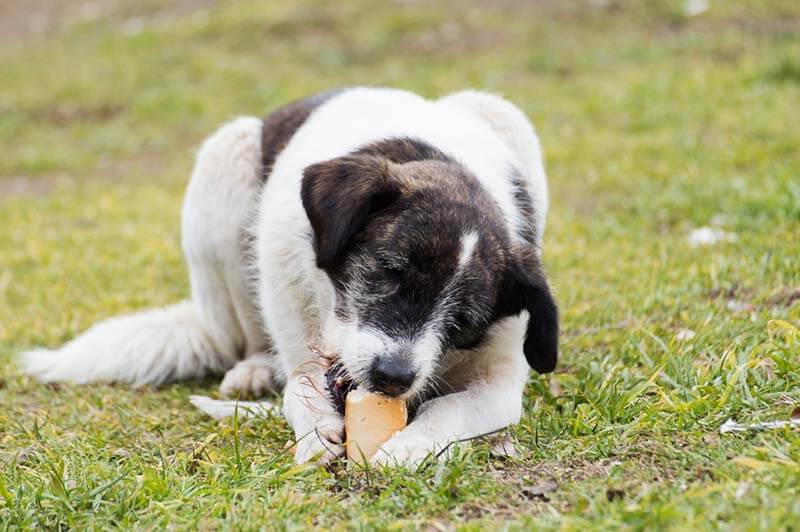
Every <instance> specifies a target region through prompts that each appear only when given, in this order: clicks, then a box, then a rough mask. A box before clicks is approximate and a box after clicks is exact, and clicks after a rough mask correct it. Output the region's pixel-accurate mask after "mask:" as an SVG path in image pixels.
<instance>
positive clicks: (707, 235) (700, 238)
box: [687, 227, 736, 247]
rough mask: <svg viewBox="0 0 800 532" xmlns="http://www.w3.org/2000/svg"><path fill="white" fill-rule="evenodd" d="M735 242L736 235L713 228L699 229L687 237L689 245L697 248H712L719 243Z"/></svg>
mask: <svg viewBox="0 0 800 532" xmlns="http://www.w3.org/2000/svg"><path fill="white" fill-rule="evenodd" d="M734 240H736V235H735V234H734V233H729V232H727V231H723V230H722V229H716V228H713V227H699V228H697V229H694V230H693V231H692V232H691V233H689V236H688V237H687V241H688V242H689V245H690V246H695V247H696V246H710V245H713V244H716V243H717V242H733V241H734Z"/></svg>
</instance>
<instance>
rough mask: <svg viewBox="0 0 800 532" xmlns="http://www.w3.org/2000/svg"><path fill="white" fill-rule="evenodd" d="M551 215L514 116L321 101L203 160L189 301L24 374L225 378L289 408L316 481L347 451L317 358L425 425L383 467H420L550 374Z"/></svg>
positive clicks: (187, 226) (473, 103)
mask: <svg viewBox="0 0 800 532" xmlns="http://www.w3.org/2000/svg"><path fill="white" fill-rule="evenodd" d="M546 212H547V181H546V177H545V173H544V168H543V165H542V156H541V150H540V147H539V142H538V139H537V137H536V134H535V133H534V130H533V128H532V126H531V125H530V123H529V122H528V120H527V119H526V118H525V116H524V115H523V113H522V112H521V111H520V110H519V109H518V108H517V107H515V106H514V105H512V104H510V103H509V102H507V101H505V100H503V99H501V98H498V97H496V96H492V95H489V94H484V93H480V92H472V91H467V92H460V93H456V94H452V95H449V96H447V97H444V98H441V99H439V100H436V101H429V100H425V99H423V98H421V97H419V96H417V95H415V94H412V93H409V92H405V91H401V90H393V89H383V88H349V89H343V90H338V91H331V92H327V93H323V94H319V95H317V96H314V97H311V98H308V99H305V100H302V101H298V102H295V103H292V104H290V105H288V106H286V107H283V108H281V109H279V110H278V111H276V112H274V113H272V114H271V115H269V116H267V117H266V118H265V119H264V120H260V119H258V118H249V117H245V118H239V119H236V120H234V121H233V122H230V123H228V124H226V125H224V126H222V127H221V128H220V129H219V130H218V131H217V132H216V133H214V134H213V135H212V136H211V137H210V138H208V139H207V140H206V141H205V143H204V144H203V146H202V148H201V150H200V152H199V154H198V157H197V162H196V165H195V168H194V172H193V174H192V178H191V182H190V183H189V187H188V190H187V193H186V199H185V203H184V206H183V220H182V223H183V249H184V253H185V255H186V260H187V261H188V264H189V273H190V276H191V288H192V298H191V301H188V302H184V303H179V304H176V305H173V306H170V307H167V308H164V309H158V310H151V311H147V312H142V313H139V314H134V315H131V316H123V317H119V318H113V319H110V320H108V321H105V322H102V323H99V324H97V325H95V326H94V327H92V328H91V329H89V330H88V331H87V332H86V333H84V334H83V335H81V336H79V337H78V338H76V339H75V340H73V341H71V342H70V343H68V344H66V345H65V346H63V347H62V348H61V349H58V350H55V351H51V350H36V351H31V352H27V353H23V354H22V355H21V364H22V367H23V368H24V370H25V371H26V372H27V373H29V374H31V375H34V376H35V377H37V378H38V379H39V380H41V381H72V382H77V383H86V382H90V381H121V382H129V383H133V384H134V385H141V384H145V383H162V382H166V381H171V380H178V379H187V378H196V377H202V376H205V375H208V374H221V373H223V372H227V373H225V377H224V379H223V381H222V385H221V392H222V393H225V394H234V395H235V394H237V393H240V394H246V395H255V396H260V395H263V394H265V393H267V392H279V391H281V390H282V391H283V412H284V415H285V416H286V418H287V420H288V421H289V423H290V424H291V426H292V428H293V429H294V431H295V434H296V438H297V440H298V442H297V452H296V459H297V461H298V462H305V461H308V460H311V459H314V458H320V457H321V458H322V459H323V460H328V459H331V458H332V457H334V456H337V455H340V454H342V452H343V447H342V433H343V420H342V418H341V416H340V415H339V414H338V413H337V412H336V410H335V409H334V408H333V407H332V406H331V405H330V404H329V402H328V401H327V400H326V399H325V398H322V397H320V398H319V399H315V398H313V397H309V394H308V393H307V392H308V391H307V389H305V388H304V387H307V386H308V384H309V382H310V381H309V379H311V380H312V382H315V383H316V386H318V387H319V388H321V389H324V383H323V382H321V379H322V374H321V372H319V371H315V370H313V369H308V368H309V367H310V368H313V367H315V366H314V365H313V364H311V365H309V364H308V362H309V361H311V360H313V359H315V358H316V357H317V354H315V351H316V350H315V349H313V348H312V347H310V346H316V347H317V348H319V349H320V350H322V351H324V352H328V353H335V354H337V355H338V356H339V357H340V361H341V362H342V364H343V366H344V368H345V369H346V371H347V372H348V373H349V375H350V376H351V377H352V379H353V380H354V381H355V382H357V383H359V384H362V385H364V386H367V387H368V388H370V389H372V390H373V391H380V392H383V393H386V394H389V395H392V396H399V397H402V398H405V399H407V400H408V401H409V402H411V403H412V404H414V405H416V406H417V408H416V416H415V418H414V419H413V421H412V422H411V423H410V424H409V425H408V427H407V428H406V429H404V430H402V431H401V432H398V433H397V434H396V435H395V436H394V437H393V438H392V439H391V440H389V442H387V443H386V444H385V445H384V447H383V450H382V452H379V453H378V454H377V455H376V456H375V457H374V459H373V461H374V462H375V463H401V464H407V465H413V464H415V463H418V462H419V461H420V460H421V459H423V458H424V457H425V456H426V455H427V454H428V453H429V452H431V451H437V450H439V449H442V448H443V447H445V446H446V445H448V444H449V443H450V442H453V441H455V440H459V439H463V438H468V437H471V436H475V435H478V434H482V433H486V432H490V431H492V430H495V429H499V428H502V427H505V426H507V425H509V424H512V423H516V422H518V421H519V419H520V416H521V413H522V395H523V390H524V386H525V382H526V380H527V374H528V364H529V365H530V366H531V367H533V368H534V369H535V370H536V371H538V372H540V373H541V372H549V371H552V370H553V368H554V367H555V365H556V359H557V343H558V312H557V308H556V304H555V302H554V301H553V298H552V296H551V294H550V290H549V288H548V285H547V282H546V279H545V276H544V273H543V272H542V268H541V263H540V259H541V253H540V246H541V240H542V234H543V231H544V225H545V223H544V221H545V215H546ZM523 311H524V313H523ZM526 361H527V363H526ZM309 434H311V435H312V437H306V436H307V435H309Z"/></svg>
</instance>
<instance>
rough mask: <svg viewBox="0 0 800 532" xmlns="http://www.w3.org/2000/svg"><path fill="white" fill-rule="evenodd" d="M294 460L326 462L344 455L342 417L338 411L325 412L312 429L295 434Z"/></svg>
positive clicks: (302, 462)
mask: <svg viewBox="0 0 800 532" xmlns="http://www.w3.org/2000/svg"><path fill="white" fill-rule="evenodd" d="M297 438H298V440H297V443H296V444H295V452H294V461H295V462H296V463H298V464H304V463H306V462H310V461H312V460H316V461H318V462H319V463H320V464H323V465H325V464H328V463H330V462H332V461H333V460H336V459H337V458H340V457H342V456H343V455H344V419H343V418H342V416H340V415H339V414H338V413H335V412H334V413H331V414H326V415H324V416H322V417H320V418H319V420H317V422H316V425H315V427H314V429H313V430H311V431H309V432H307V433H306V434H298V435H297Z"/></svg>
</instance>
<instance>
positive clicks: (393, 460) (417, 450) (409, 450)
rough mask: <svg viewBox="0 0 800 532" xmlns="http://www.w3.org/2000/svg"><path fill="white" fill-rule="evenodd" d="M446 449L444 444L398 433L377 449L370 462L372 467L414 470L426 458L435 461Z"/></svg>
mask: <svg viewBox="0 0 800 532" xmlns="http://www.w3.org/2000/svg"><path fill="white" fill-rule="evenodd" d="M447 448H448V447H447V445H446V444H442V443H441V442H437V441H435V440H433V439H431V438H429V437H424V436H417V435H411V434H404V433H403V432H399V433H397V434H396V435H394V436H393V437H392V438H391V439H390V440H389V441H387V442H386V443H385V444H383V446H381V448H380V449H378V452H377V453H375V456H373V457H372V460H371V461H372V464H373V465H382V466H405V467H407V468H409V469H415V468H416V467H417V466H419V465H420V464H421V463H422V462H423V461H424V460H425V459H426V458H429V457H430V458H431V459H434V460H435V459H436V458H438V457H439V455H440V454H441V453H443V451H445V450H446V449H447Z"/></svg>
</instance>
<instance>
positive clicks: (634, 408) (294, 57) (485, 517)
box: [0, 0, 800, 529]
mask: <svg viewBox="0 0 800 532" xmlns="http://www.w3.org/2000/svg"><path fill="white" fill-rule="evenodd" d="M363 84H369V85H391V86H397V87H402V88H407V89H411V90H414V91H417V92H420V93H422V94H423V95H426V96H429V97H432V98H433V97H438V96H439V95H442V94H445V93H447V92H449V91H455V90H460V89H463V88H468V87H470V88H479V89H485V90H489V91H493V92H497V93H500V94H502V95H504V96H506V97H507V98H508V99H510V100H511V101H513V102H515V103H516V104H517V105H519V106H520V107H521V108H522V109H523V110H524V111H525V112H526V113H527V115H528V116H529V117H530V118H531V120H532V121H533V122H534V124H535V125H536V127H537V129H538V132H539V134H540V136H541V140H542V144H543V148H544V152H545V156H546V163H547V168H548V174H549V176H550V185H551V195H552V198H551V205H552V207H551V209H552V210H551V215H550V217H549V220H548V233H547V235H546V237H545V263H546V267H547V270H548V272H549V274H550V277H551V279H552V281H553V284H554V286H555V290H556V293H557V295H558V299H559V301H560V304H561V308H562V315H563V329H564V331H563V335H562V353H563V364H562V365H561V369H560V372H559V373H557V374H555V375H554V376H552V377H548V378H542V377H538V376H533V377H532V378H531V385H530V388H529V394H528V398H527V403H526V412H527V415H526V418H525V420H524V421H523V423H522V424H521V425H520V426H518V427H517V428H515V429H513V430H512V431H510V437H511V438H512V439H513V440H514V441H515V442H516V446H517V449H518V451H519V452H520V456H519V457H518V458H515V459H511V460H508V459H505V460H504V459H501V458H498V457H495V456H493V455H492V453H491V452H490V448H491V445H490V444H489V443H479V444H477V445H476V446H474V447H473V448H472V449H470V450H467V451H465V452H464V453H463V454H462V455H460V456H459V457H457V458H456V459H455V460H454V461H453V462H451V463H448V464H445V465H442V466H437V467H434V468H431V469H430V470H428V471H426V472H422V473H419V474H416V475H408V474H402V472H401V473H397V472H372V474H371V475H364V474H361V473H359V474H353V473H342V472H338V473H337V472H334V473H329V472H325V471H321V470H310V469H306V468H295V467H293V466H292V464H291V457H289V456H287V454H286V453H285V452H283V450H282V447H283V443H284V442H285V441H286V440H287V439H288V438H289V432H288V429H287V427H286V425H285V423H284V422H283V421H281V420H277V419H276V420H274V421H273V422H270V423H267V424H265V423H263V422H255V421H248V422H245V423H243V424H242V425H241V426H234V425H233V424H232V423H228V422H224V423H222V424H218V423H216V422H213V421H209V420H207V419H205V418H203V417H202V416H201V415H200V414H199V413H197V412H195V411H193V410H192V409H191V407H190V406H189V405H188V401H187V397H188V395H189V394H190V393H192V392H201V393H213V391H214V389H215V383H214V382H211V381H210V382H205V383H188V384H181V385H177V386H172V387H166V388H162V389H158V390H154V389H145V390H137V391H132V390H129V389H127V388H125V387H121V386H120V387H111V386H91V387H73V386H58V387H41V386H38V385H37V384H36V383H34V382H32V381H30V380H29V379H27V378H25V377H22V376H21V375H20V374H19V372H18V371H17V369H16V368H15V366H14V364H13V355H14V354H15V353H16V352H18V351H20V350H22V349H24V348H27V347H31V346H34V345H49V346H56V345H58V344H60V343H62V342H64V341H66V340H68V339H70V338H72V337H73V336H74V335H76V334H77V333H79V332H80V331H82V330H84V329H85V328H87V327H88V326H90V325H91V324H92V323H93V322H95V321H96V320H98V319H101V318H104V317H107V316H110V315H113V314H117V313H120V312H125V311H130V310H134V309H138V308H143V307H149V306H154V305H161V304H167V303H171V302H174V301H176V300H178V299H181V298H185V297H187V296H188V280H187V278H186V272H185V268H184V265H183V263H182V258H181V256H180V249H179V235H180V228H179V224H178V220H179V209H180V201H181V197H182V194H183V189H184V187H185V184H186V182H187V178H188V174H189V172H190V170H191V165H192V158H193V153H194V151H195V149H196V147H197V146H198V144H199V143H200V142H201V141H202V139H203V138H204V137H205V136H206V135H208V134H210V133H211V132H212V131H213V130H214V129H215V128H216V127H217V126H218V125H220V124H221V123H223V122H224V121H226V120H229V119H231V118H234V117H236V116H239V115H257V116H261V115H264V114H266V113H267V112H269V111H270V110H271V109H274V108H275V107H277V106H279V105H281V104H283V103H286V102H288V101H290V100H292V99H296V98H299V97H302V96H305V95H308V94H311V93H314V92H316V91H319V90H324V89H327V88H331V87H335V86H342V85H363ZM799 123H800V4H798V2H797V1H796V0H765V1H756V0H751V1H740V2H728V1H720V0H717V1H713V0H708V1H704V0H690V1H686V2H684V1H656V0H650V1H647V0H643V1H639V2H636V1H622V0H617V1H614V0H587V1H575V2H558V1H553V0H541V1H531V2H524V1H519V0H496V1H465V2H456V1H454V0H453V1H446V2H441V3H438V2H436V3H435V2H422V1H413V0H412V1H395V2H367V1H359V0H349V1H346V2H319V3H315V2H310V1H300V2H285V3H278V2H256V1H233V2H213V1H210V0H183V1H175V2H167V1H160V0H143V1H134V0H106V1H101V0H95V1H90V0H62V1H58V2H56V1H50V2H48V1H45V0H29V1H25V0H3V1H2V2H1V3H0V405H2V408H0V527H10V528H13V527H15V526H22V527H29V526H34V525H37V524H38V525H40V526H45V527H53V528H55V527H64V526H72V527H77V528H84V527H87V526H88V527H96V528H105V527H108V526H118V527H140V528H148V527H163V526H166V525H169V524H171V525H175V526H179V527H198V526H199V527H203V528H217V527H233V528H236V527H241V528H248V529H249V528H257V527H260V526H264V527H266V528H273V527H274V528H298V527H299V528H302V527H305V526H309V525H320V526H324V527H353V528H363V527H372V526H380V527H384V526H399V527H408V528H425V527H431V526H432V527H434V528H436V529H449V528H452V527H467V528H470V527H472V528H481V527H490V526H497V525H499V524H500V523H503V524H505V525H507V526H510V527H512V528H515V527H522V528H528V527H536V528H539V527H545V528H559V527H562V528H580V529H583V528H587V527H590V528H607V527H610V526H613V527H618V526H628V527H631V528H647V527H656V526H658V527H675V528H686V527H690V528H718V527H730V528H733V529H755V528H780V527H788V526H790V525H792V524H795V526H796V523H797V522H798V519H800V503H798V501H799V500H800V487H799V486H800V435H798V433H797V431H796V430H795V431H794V432H793V431H791V430H788V429H786V430H781V431H770V432H765V433H757V434H750V435H745V436H720V434H719V431H718V428H719V426H720V425H721V424H722V422H723V421H725V420H726V419H728V418H735V419H737V420H739V421H745V422H747V421H752V420H760V419H788V416H789V413H790V412H791V411H792V409H793V408H794V407H796V406H798V405H800V360H799V359H798V357H799V356H800V355H799V354H798V353H800V332H798V328H797V327H798V325H800V258H799V257H800V176H798V171H799V169H800V165H799V163H800V149H799V148H800V126H798V124H799ZM705 226H710V227H713V228H714V229H715V230H718V231H724V232H725V234H726V235H731V236H730V238H731V239H732V241H730V242H719V243H716V244H713V245H710V246H692V245H690V244H689V243H688V241H687V237H688V235H689V234H690V232H691V231H692V230H694V229H696V228H698V227H705ZM209 437H212V438H213V440H211V441H208V438H209ZM203 442H207V445H205V446H203ZM551 478H552V479H555V485H556V487H553V484H552V483H547V482H545V481H548V480H549V479H551ZM543 482H544V483H543Z"/></svg>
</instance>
